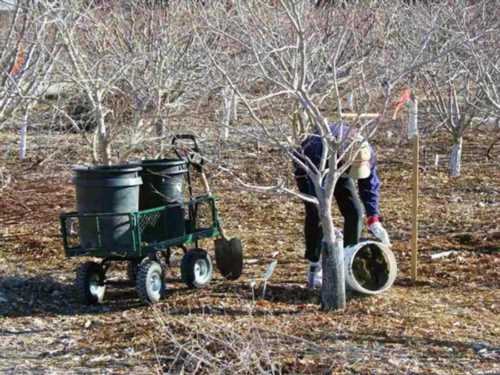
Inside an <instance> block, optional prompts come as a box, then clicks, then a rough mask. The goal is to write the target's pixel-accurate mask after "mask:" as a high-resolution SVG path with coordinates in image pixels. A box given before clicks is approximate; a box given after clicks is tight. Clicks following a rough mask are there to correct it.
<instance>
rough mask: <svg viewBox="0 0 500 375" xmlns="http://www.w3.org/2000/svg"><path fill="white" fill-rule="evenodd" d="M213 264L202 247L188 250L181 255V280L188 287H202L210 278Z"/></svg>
mask: <svg viewBox="0 0 500 375" xmlns="http://www.w3.org/2000/svg"><path fill="white" fill-rule="evenodd" d="M212 276H213V265H212V261H211V259H210V255H209V254H208V253H207V252H206V251H205V250H203V249H192V250H189V251H188V252H187V253H186V254H184V256H183V257H182V261H181V277H182V281H183V282H184V283H186V285H187V286H188V287H190V288H203V287H205V286H207V285H208V284H209V283H210V281H211V280H212Z"/></svg>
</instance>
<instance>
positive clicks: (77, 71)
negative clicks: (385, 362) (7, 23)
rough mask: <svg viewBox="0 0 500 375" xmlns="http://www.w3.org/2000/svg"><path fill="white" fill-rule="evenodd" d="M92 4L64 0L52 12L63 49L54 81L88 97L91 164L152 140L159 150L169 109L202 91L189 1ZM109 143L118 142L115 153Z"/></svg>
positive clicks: (123, 154)
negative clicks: (180, 3)
mask: <svg viewBox="0 0 500 375" xmlns="http://www.w3.org/2000/svg"><path fill="white" fill-rule="evenodd" d="M94 5H95V4H92V3H91V4H90V5H89V4H88V2H86V1H78V0H72V1H68V2H64V3H61V6H60V7H59V8H56V9H54V12H55V13H54V18H53V20H54V22H55V24H56V25H57V30H58V32H59V36H60V39H61V43H62V45H64V48H65V54H64V56H63V58H62V59H61V60H60V62H59V65H58V74H59V80H60V81H61V82H66V84H67V86H68V87H69V89H68V91H71V90H72V91H76V94H77V95H80V97H82V96H83V99H80V101H83V102H86V103H87V104H88V106H89V110H90V113H91V114H92V119H93V120H94V121H95V123H96V128H95V133H94V138H93V140H92V141H90V140H89V143H92V149H93V160H94V163H103V164H110V163H111V161H112V158H115V159H126V158H128V156H129V155H130V154H131V153H133V152H135V151H138V150H139V151H140V150H143V149H144V147H145V145H147V144H148V143H149V142H157V143H158V144H159V145H160V147H159V148H158V149H157V153H158V154H161V153H162V152H163V148H162V142H163V139H164V138H165V137H166V134H165V125H166V121H167V119H168V116H169V114H170V113H171V112H172V111H178V110H180V109H182V107H183V106H185V105H186V103H189V102H190V101H193V100H195V98H196V97H197V96H198V95H200V93H201V92H202V91H203V90H200V88H201V87H202V86H201V85H199V84H198V81H199V80H200V79H201V78H202V77H203V66H202V64H200V61H201V59H200V56H199V55H198V54H197V52H196V49H194V48H193V38H192V37H191V36H190V34H189V31H190V25H189V23H188V22H187V19H186V17H187V16H188V14H189V13H188V12H187V9H188V8H187V7H185V6H178V7H171V8H163V7H160V6H158V7H155V6H154V5H151V4H149V3H145V2H138V3H131V4H124V3H120V2H113V3H105V4H104V5H101V6H94ZM194 85H197V86H196V87H197V89H194V88H193V87H194ZM67 115H68V114H67ZM66 117H71V116H66ZM112 143H115V144H116V145H119V147H118V149H117V150H116V152H115V153H112V148H111V145H112Z"/></svg>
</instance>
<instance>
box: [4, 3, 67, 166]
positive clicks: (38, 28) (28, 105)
mask: <svg viewBox="0 0 500 375" xmlns="http://www.w3.org/2000/svg"><path fill="white" fill-rule="evenodd" d="M1 19H2V23H1V25H0V33H1V35H2V38H1V39H0V43H1V47H0V127H1V126H2V125H3V124H5V123H6V122H8V121H9V122H11V123H17V124H20V143H19V144H20V148H19V156H20V158H21V159H24V158H25V156H26V147H27V143H26V142H27V141H26V140H27V129H28V124H29V118H30V112H31V110H32V108H33V106H34V104H35V103H36V102H37V101H38V99H39V98H40V93H41V91H43V87H44V84H45V82H46V81H47V80H49V78H50V75H51V72H52V67H53V64H54V61H55V57H56V56H57V55H58V54H59V50H60V49H59V47H58V46H57V44H56V43H55V37H54V32H53V30H52V28H51V26H50V24H49V14H48V12H47V10H46V9H44V8H43V7H38V6H35V5H33V4H31V2H29V1H18V2H17V3H16V5H12V7H11V8H10V9H9V10H7V11H3V14H2V15H1Z"/></svg>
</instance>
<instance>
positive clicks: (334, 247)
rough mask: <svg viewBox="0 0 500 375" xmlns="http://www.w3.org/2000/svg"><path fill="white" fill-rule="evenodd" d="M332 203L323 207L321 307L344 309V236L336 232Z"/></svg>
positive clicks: (327, 203) (324, 308)
mask: <svg viewBox="0 0 500 375" xmlns="http://www.w3.org/2000/svg"><path fill="white" fill-rule="evenodd" d="M331 203H332V202H331V201H327V202H326V205H325V207H323V209H321V211H322V213H321V225H322V228H323V241H322V249H321V257H322V268H323V285H322V287H321V308H322V309H323V310H327V311H328V310H343V309H344V308H345V306H346V292H345V270H344V247H343V244H342V241H343V238H342V236H339V235H337V233H336V232H335V228H334V226H333V220H332V216H331V207H332V206H331Z"/></svg>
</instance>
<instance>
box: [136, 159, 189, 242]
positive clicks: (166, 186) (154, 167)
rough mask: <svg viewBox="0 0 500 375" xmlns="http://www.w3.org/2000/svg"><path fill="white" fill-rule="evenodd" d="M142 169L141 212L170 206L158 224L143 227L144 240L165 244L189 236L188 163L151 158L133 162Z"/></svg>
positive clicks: (154, 222)
mask: <svg viewBox="0 0 500 375" xmlns="http://www.w3.org/2000/svg"><path fill="white" fill-rule="evenodd" d="M130 165H138V166H141V167H142V171H141V172H140V176H141V177H142V180H143V184H142V186H141V188H140V193H139V209H140V210H141V211H143V210H147V209H150V208H156V207H161V206H168V208H167V209H166V211H165V212H163V213H162V215H161V216H160V218H159V220H158V221H151V220H149V222H148V223H147V224H148V225H146V226H143V227H144V229H143V232H142V240H144V241H146V242H156V241H163V240H165V239H170V238H175V237H181V236H184V234H185V221H184V176H185V174H186V173H187V163H186V162H185V161H184V160H180V159H147V160H142V161H137V162H131V163H130Z"/></svg>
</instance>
